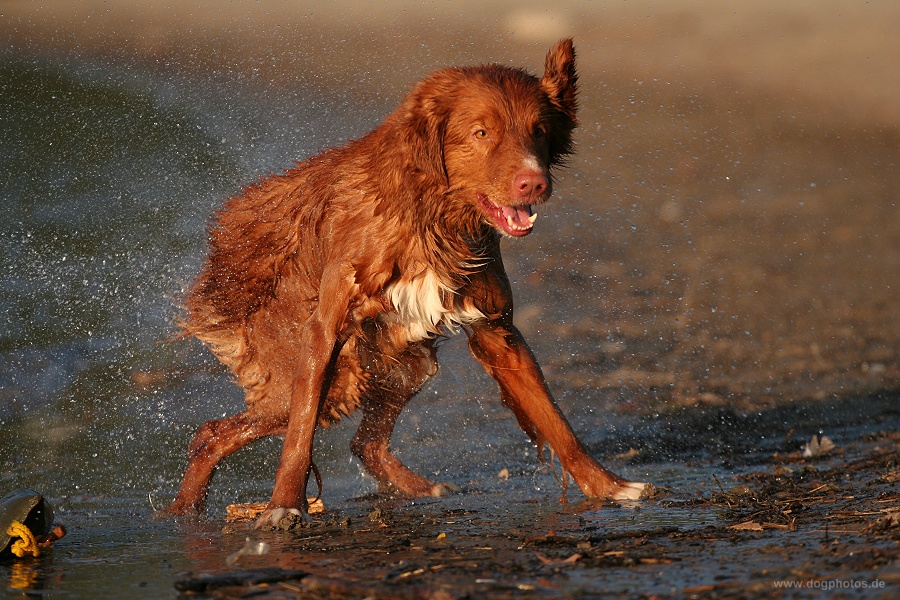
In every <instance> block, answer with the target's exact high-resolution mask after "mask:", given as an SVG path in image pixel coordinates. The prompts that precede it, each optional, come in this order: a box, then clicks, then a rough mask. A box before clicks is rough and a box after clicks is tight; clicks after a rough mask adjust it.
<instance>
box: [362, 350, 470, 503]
mask: <svg viewBox="0 0 900 600" xmlns="http://www.w3.org/2000/svg"><path fill="white" fill-rule="evenodd" d="M363 352H364V353H365V351H363ZM363 362H364V364H367V365H368V367H369V368H371V369H372V371H373V372H375V373H376V375H375V377H373V380H372V381H371V382H370V384H369V386H368V389H367V391H366V394H365V395H364V397H363V398H362V402H361V404H362V421H361V422H360V424H359V429H357V431H356V435H354V436H353V440H352V441H351V442H350V449H351V450H352V451H353V454H355V455H356V456H357V457H358V458H359V459H360V460H361V461H362V463H363V466H364V467H365V468H366V471H367V472H368V473H369V475H371V476H372V477H374V478H375V480H376V481H377V482H378V489H379V491H381V492H385V493H399V494H403V495H405V496H412V497H423V496H444V495H447V494H449V493H452V492H455V491H457V488H456V487H455V486H453V485H451V484H445V483H435V482H433V481H430V480H428V479H426V478H424V477H422V476H421V475H418V474H416V473H414V472H413V471H411V470H410V469H409V468H408V467H407V466H406V465H404V464H403V463H402V462H400V460H399V459H398V458H397V457H396V456H394V455H393V454H392V453H391V444H390V441H391V434H392V433H393V431H394V425H395V424H396V423H397V418H398V417H399V416H400V413H401V412H402V411H403V407H405V406H406V404H407V403H408V402H409V401H410V399H411V398H412V397H413V396H414V395H415V394H416V393H417V392H418V391H419V390H420V389H421V388H422V386H423V385H424V384H425V381H427V380H428V378H429V377H430V376H431V375H433V374H434V373H436V372H437V361H436V360H435V358H434V350H433V348H432V347H431V344H430V343H426V344H422V345H419V346H413V347H411V348H410V349H409V350H408V351H406V352H403V353H401V354H400V356H399V357H397V358H396V360H394V359H390V358H385V357H384V355H376V356H374V357H373V356H371V355H367V356H366V360H365V361H363Z"/></svg>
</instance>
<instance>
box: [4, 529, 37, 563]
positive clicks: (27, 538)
mask: <svg viewBox="0 0 900 600" xmlns="http://www.w3.org/2000/svg"><path fill="white" fill-rule="evenodd" d="M6 535H8V536H10V537H13V538H21V539H19V540H16V541H15V542H13V544H12V546H11V547H10V551H11V552H12V553H13V554H15V555H16V556H18V557H19V558H22V557H23V556H25V555H27V554H30V555H31V556H34V557H35V558H37V557H38V556H40V555H41V549H40V548H38V545H37V540H36V539H34V534H33V533H31V530H30V529H28V528H27V527H25V525H24V524H23V523H22V522H20V521H13V522H12V523H11V524H10V526H9V527H8V528H7V529H6Z"/></svg>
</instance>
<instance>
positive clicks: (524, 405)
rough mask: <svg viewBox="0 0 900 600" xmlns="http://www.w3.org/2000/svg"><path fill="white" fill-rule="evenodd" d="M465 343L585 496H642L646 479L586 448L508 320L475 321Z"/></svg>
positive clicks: (538, 441) (531, 433)
mask: <svg viewBox="0 0 900 600" xmlns="http://www.w3.org/2000/svg"><path fill="white" fill-rule="evenodd" d="M469 347H470V348H471V349H472V354H474V355H475V358H477V359H478V361H479V362H480V363H481V364H482V365H483V366H484V368H485V369H486V370H487V372H488V373H489V374H490V375H491V377H493V378H494V379H495V380H496V381H497V383H498V384H499V385H500V394H501V397H502V399H503V403H504V404H506V405H507V406H508V407H509V408H510V409H511V410H512V411H513V412H514V413H515V415H516V418H517V419H518V421H519V424H520V425H521V426H522V429H523V430H525V433H527V434H528V435H529V437H531V439H532V441H534V442H535V443H536V444H537V445H538V447H539V448H540V447H541V446H542V445H543V442H545V441H546V442H547V443H549V444H550V446H551V447H552V448H553V450H554V451H555V452H556V454H557V455H558V456H559V459H560V462H561V463H562V466H563V468H564V469H565V470H566V471H568V472H569V473H570V474H571V475H572V477H573V478H574V479H575V482H576V483H577V484H578V486H579V487H580V488H581V490H582V491H583V492H584V494H585V495H586V496H588V497H592V498H613V499H617V500H624V499H636V498H638V497H640V495H641V492H642V491H643V490H644V487H645V485H646V484H643V483H633V482H630V481H626V480H624V479H622V478H621V477H619V476H617V475H615V474H613V473H611V472H610V471H608V470H607V469H605V468H604V467H603V466H602V465H601V464H600V463H598V462H597V461H596V460H594V459H593V458H592V457H591V456H590V455H589V454H588V453H587V451H586V450H585V448H584V446H583V445H582V444H581V442H580V441H579V440H578V438H577V437H576V436H575V433H574V432H573V431H572V428H571V426H570V425H569V423H568V421H567V420H566V418H565V417H564V416H563V414H562V413H561V412H560V410H559V407H558V406H557V405H556V402H555V401H554V400H553V396H552V395H551V394H550V390H549V388H548V387H547V382H546V380H545V379H544V375H543V373H541V369H540V367H539V366H538V364H537V361H536V360H535V358H534V355H533V354H532V352H531V349H530V348H529V347H528V344H527V343H526V342H525V339H524V338H523V337H522V334H521V333H519V330H518V329H516V327H515V326H514V325H513V324H512V323H509V324H505V323H498V322H492V323H483V324H480V325H476V326H473V327H472V331H471V333H470V334H469Z"/></svg>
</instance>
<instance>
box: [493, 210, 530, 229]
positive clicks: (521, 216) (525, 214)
mask: <svg viewBox="0 0 900 600" xmlns="http://www.w3.org/2000/svg"><path fill="white" fill-rule="evenodd" d="M500 210H501V211H503V219H504V220H505V221H506V224H507V226H508V228H507V230H508V231H510V230H512V231H510V232H511V233H512V232H513V231H521V232H524V231H530V230H531V227H532V226H533V225H534V221H533V220H532V219H530V217H531V215H532V212H531V205H530V204H520V205H518V206H501V207H500Z"/></svg>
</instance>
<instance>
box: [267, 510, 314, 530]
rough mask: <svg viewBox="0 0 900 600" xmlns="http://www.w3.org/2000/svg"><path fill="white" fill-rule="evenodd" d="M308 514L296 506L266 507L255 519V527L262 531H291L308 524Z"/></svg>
mask: <svg viewBox="0 0 900 600" xmlns="http://www.w3.org/2000/svg"><path fill="white" fill-rule="evenodd" d="M309 523H310V518H309V515H308V514H307V513H306V512H304V511H302V510H300V509H298V508H284V507H281V506H279V507H277V508H267V509H266V510H264V511H263V512H262V513H261V514H260V515H259V518H257V519H256V524H255V525H254V528H255V529H260V530H262V531H291V530H293V529H300V528H302V527H306V526H308V525H309Z"/></svg>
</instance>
